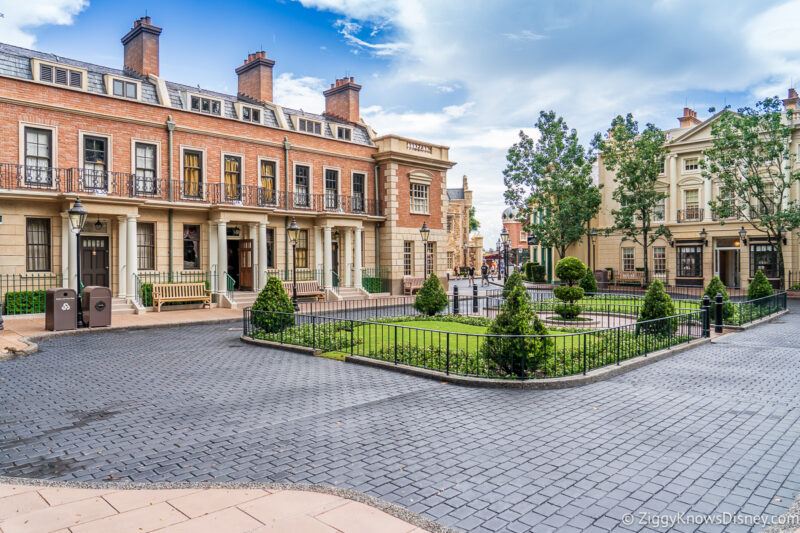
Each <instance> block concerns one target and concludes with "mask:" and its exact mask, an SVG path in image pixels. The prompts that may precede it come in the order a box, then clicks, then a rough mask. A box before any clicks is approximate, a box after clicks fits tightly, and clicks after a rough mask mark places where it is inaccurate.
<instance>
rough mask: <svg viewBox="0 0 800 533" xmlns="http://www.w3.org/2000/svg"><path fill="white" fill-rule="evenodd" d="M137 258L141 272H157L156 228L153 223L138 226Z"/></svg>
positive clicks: (141, 223) (143, 223) (142, 223)
mask: <svg viewBox="0 0 800 533" xmlns="http://www.w3.org/2000/svg"><path fill="white" fill-rule="evenodd" d="M136 257H137V266H138V269H139V270H155V268H156V228H155V224H154V223H152V222H140V223H138V224H136Z"/></svg>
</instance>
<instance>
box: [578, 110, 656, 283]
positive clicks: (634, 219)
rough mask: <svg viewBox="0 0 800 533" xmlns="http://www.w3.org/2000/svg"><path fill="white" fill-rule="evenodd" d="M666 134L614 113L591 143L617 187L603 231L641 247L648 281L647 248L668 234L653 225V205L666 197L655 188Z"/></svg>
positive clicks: (631, 116) (650, 125)
mask: <svg viewBox="0 0 800 533" xmlns="http://www.w3.org/2000/svg"><path fill="white" fill-rule="evenodd" d="M666 141H667V136H666V134H665V133H664V132H663V131H661V130H660V129H658V128H657V127H655V126H654V125H653V124H647V125H646V126H645V128H644V130H642V131H641V132H640V131H639V123H638V122H636V121H635V120H633V115H631V114H630V113H628V115H627V116H626V117H623V116H622V115H619V116H617V118H615V119H614V120H613V121H611V128H610V129H609V133H608V134H607V135H606V137H605V138H604V137H603V136H601V135H600V134H599V133H597V134H596V135H595V137H594V141H592V144H593V145H594V147H595V148H596V149H597V151H598V152H599V153H600V158H601V159H602V161H603V164H604V165H605V167H606V170H609V171H611V172H614V174H615V176H614V182H615V183H616V185H617V187H616V189H614V192H613V193H612V195H611V196H612V198H613V199H614V200H615V201H616V202H617V204H618V205H619V207H618V208H616V209H612V210H611V215H612V216H613V217H614V225H613V226H612V227H611V228H608V229H607V230H606V234H611V233H614V232H619V233H621V234H622V240H623V241H625V240H628V239H630V240H631V241H633V242H634V243H636V244H638V245H640V246H641V247H642V248H643V249H644V281H645V283H648V282H649V281H650V270H649V267H648V251H647V249H648V248H649V247H650V246H651V245H652V244H653V243H654V242H655V241H656V239H658V238H659V237H661V236H664V237H669V235H670V232H669V229H668V228H667V227H666V226H664V225H663V224H658V225H656V226H654V218H655V217H654V215H655V212H656V206H657V205H658V204H659V203H660V202H661V200H663V199H664V198H666V197H667V194H666V193H665V192H661V191H659V190H657V189H656V184H657V182H658V175H659V173H660V172H661V165H663V164H664V159H665V157H666V155H667V153H668V152H669V150H668V149H667V148H666V146H665V143H666Z"/></svg>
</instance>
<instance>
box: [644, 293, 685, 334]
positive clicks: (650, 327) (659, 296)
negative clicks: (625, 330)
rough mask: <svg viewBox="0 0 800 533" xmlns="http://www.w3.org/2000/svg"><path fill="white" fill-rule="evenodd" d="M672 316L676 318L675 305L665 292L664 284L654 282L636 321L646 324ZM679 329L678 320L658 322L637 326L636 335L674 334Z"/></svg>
mask: <svg viewBox="0 0 800 533" xmlns="http://www.w3.org/2000/svg"><path fill="white" fill-rule="evenodd" d="M670 316H675V304H674V303H672V298H670V297H669V294H667V291H665V290H664V284H663V283H661V281H660V280H654V281H653V282H652V283H651V284H650V288H649V289H647V294H645V295H644V302H642V307H641V308H640V309H639V318H638V319H637V320H636V321H637V322H645V321H648V320H656V319H659V318H666V317H670ZM677 328H678V319H673V320H659V321H658V322H651V323H646V324H637V326H636V333H637V334H638V333H639V332H640V331H647V332H653V333H665V334H666V333H673V332H674V331H675V330H676V329H677Z"/></svg>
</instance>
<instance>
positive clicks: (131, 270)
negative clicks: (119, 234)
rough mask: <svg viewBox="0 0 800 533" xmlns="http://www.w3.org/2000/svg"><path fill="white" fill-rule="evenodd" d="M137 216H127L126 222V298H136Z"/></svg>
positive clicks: (137, 266) (137, 260)
mask: <svg viewBox="0 0 800 533" xmlns="http://www.w3.org/2000/svg"><path fill="white" fill-rule="evenodd" d="M137 218H139V215H128V222H127V224H126V226H127V230H128V237H127V241H128V242H127V243H126V244H127V245H128V261H127V263H128V265H127V266H128V272H127V273H126V277H127V279H126V283H127V285H128V286H127V289H128V298H135V297H136V280H135V276H136V273H137V272H138V269H139V257H138V255H137V254H136V219H137Z"/></svg>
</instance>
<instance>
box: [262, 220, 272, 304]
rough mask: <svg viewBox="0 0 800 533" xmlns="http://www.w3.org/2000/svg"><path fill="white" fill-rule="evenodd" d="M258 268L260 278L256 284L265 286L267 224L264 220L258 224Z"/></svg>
mask: <svg viewBox="0 0 800 533" xmlns="http://www.w3.org/2000/svg"><path fill="white" fill-rule="evenodd" d="M273 253H274V252H273ZM258 268H259V269H260V270H261V271H260V272H259V273H258V275H259V276H260V279H261V282H260V283H259V284H258V286H259V287H260V288H262V289H263V288H264V287H266V286H267V224H266V223H265V222H259V224H258Z"/></svg>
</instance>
